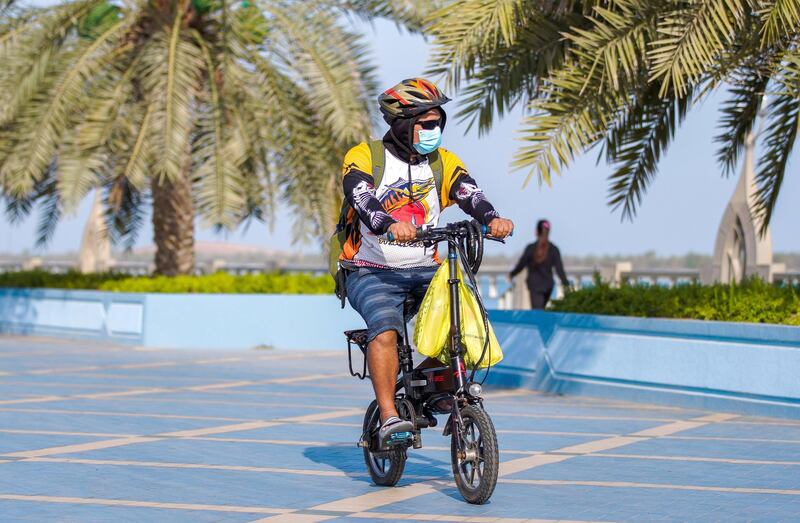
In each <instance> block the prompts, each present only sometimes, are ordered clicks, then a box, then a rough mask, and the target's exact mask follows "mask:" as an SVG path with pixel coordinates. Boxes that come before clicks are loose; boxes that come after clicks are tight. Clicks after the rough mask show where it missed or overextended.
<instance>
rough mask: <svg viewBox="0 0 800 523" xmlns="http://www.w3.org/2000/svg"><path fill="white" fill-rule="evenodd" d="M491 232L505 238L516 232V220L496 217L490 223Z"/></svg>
mask: <svg viewBox="0 0 800 523" xmlns="http://www.w3.org/2000/svg"><path fill="white" fill-rule="evenodd" d="M488 227H489V234H491V235H492V236H493V237H495V238H499V239H503V238H505V237H506V236H509V235H510V234H511V233H512V232H514V222H512V221H511V220H506V219H505V218H494V219H492V221H490V222H489V224H488Z"/></svg>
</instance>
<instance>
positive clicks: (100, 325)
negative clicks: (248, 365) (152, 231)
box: [0, 289, 364, 350]
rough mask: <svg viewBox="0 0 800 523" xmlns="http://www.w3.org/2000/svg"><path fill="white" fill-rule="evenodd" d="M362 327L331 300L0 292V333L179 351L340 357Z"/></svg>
mask: <svg viewBox="0 0 800 523" xmlns="http://www.w3.org/2000/svg"><path fill="white" fill-rule="evenodd" d="M363 326H364V323H363V321H362V320H361V318H360V317H359V316H358V315H357V314H356V313H355V312H354V311H353V310H352V309H349V308H347V309H345V310H342V309H340V306H339V301H338V300H337V299H336V298H335V297H333V296H319V295H288V294H285V295H270V294H145V293H141V294H140V293H119V292H101V291H66V290H55V289H0V332H8V333H15V334H35V335H48V336H62V337H71V338H90V339H99V340H107V341H112V342H116V343H124V344H131V345H140V346H146V347H162V348H178V349H192V348H194V349H246V348H252V347H258V346H268V347H275V348H281V349H314V350H323V349H330V350H343V348H344V347H345V341H344V336H343V335H342V331H344V330H346V329H357V328H361V327H363Z"/></svg>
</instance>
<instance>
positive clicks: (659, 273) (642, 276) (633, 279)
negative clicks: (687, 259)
mask: <svg viewBox="0 0 800 523" xmlns="http://www.w3.org/2000/svg"><path fill="white" fill-rule="evenodd" d="M620 281H621V282H627V283H632V284H645V285H659V286H663V287H675V286H676V285H682V284H685V283H697V282H698V281H700V270H699V269H649V270H630V271H624V272H621V273H620Z"/></svg>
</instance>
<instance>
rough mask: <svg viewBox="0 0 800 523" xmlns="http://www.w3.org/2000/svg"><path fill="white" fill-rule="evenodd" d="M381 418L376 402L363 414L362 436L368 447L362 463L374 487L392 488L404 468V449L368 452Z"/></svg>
mask: <svg viewBox="0 0 800 523" xmlns="http://www.w3.org/2000/svg"><path fill="white" fill-rule="evenodd" d="M380 424H381V416H380V410H379V409H378V402H377V401H373V402H372V403H370V404H369V407H367V412H366V413H365V414H364V435H365V437H367V438H368V440H369V442H370V445H367V446H365V447H364V462H365V463H366V465H367V470H368V471H369V475H370V477H371V478H372V481H373V482H375V484H376V485H381V486H383V487H393V486H395V485H396V484H397V482H398V481H400V478H401V477H402V475H403V469H404V468H405V466H406V451H405V448H398V449H392V450H388V451H382V452H373V451H372V450H370V446H371V443H372V437H371V436H370V435H371V434H372V433H374V432H375V431H377V430H378V428H380Z"/></svg>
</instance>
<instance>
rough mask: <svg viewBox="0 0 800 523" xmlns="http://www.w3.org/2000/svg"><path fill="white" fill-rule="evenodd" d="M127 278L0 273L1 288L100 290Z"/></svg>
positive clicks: (104, 275)
mask: <svg viewBox="0 0 800 523" xmlns="http://www.w3.org/2000/svg"><path fill="white" fill-rule="evenodd" d="M126 277H127V275H126V274H115V273H110V272H97V273H87V274H84V273H80V272H77V271H69V272H66V273H63V274H56V273H51V272H47V271H41V270H33V271H19V272H0V287H20V288H29V289H30V288H51V289H98V288H99V287H100V285H102V284H103V283H106V282H109V281H114V280H121V279H123V278H126Z"/></svg>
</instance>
